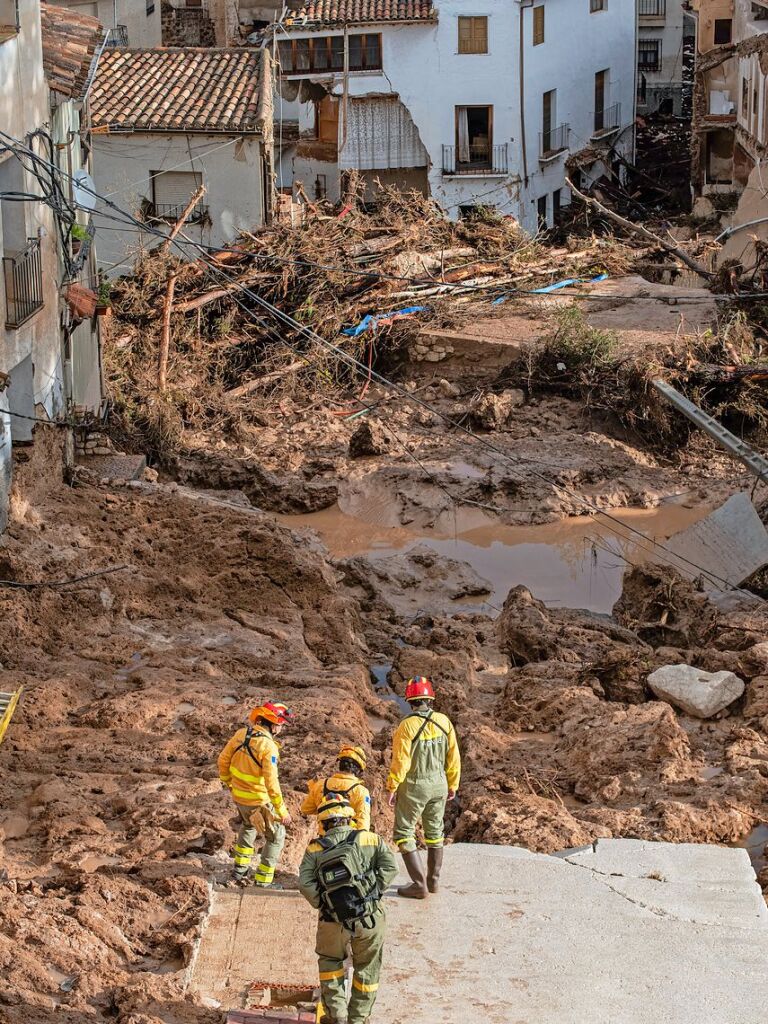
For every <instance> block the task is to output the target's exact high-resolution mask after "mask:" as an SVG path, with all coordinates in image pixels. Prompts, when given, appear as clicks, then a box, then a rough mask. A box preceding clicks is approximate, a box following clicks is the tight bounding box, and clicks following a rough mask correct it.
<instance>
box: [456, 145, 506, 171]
mask: <svg viewBox="0 0 768 1024" xmlns="http://www.w3.org/2000/svg"><path fill="white" fill-rule="evenodd" d="M468 156H469V160H459V159H458V148H457V147H456V146H443V174H446V175H454V174H467V175H487V174H497V175H504V174H507V173H508V172H509V146H508V145H507V143H506V142H505V143H503V144H502V145H501V146H491V145H489V144H488V143H485V142H481V143H470V145H469V147H468Z"/></svg>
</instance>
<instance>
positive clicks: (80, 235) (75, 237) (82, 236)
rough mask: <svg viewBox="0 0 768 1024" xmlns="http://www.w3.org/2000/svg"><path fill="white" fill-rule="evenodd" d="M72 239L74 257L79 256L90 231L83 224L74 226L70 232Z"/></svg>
mask: <svg viewBox="0 0 768 1024" xmlns="http://www.w3.org/2000/svg"><path fill="white" fill-rule="evenodd" d="M69 234H70V237H71V239H72V255H73V256H77V254H78V253H79V252H80V249H81V248H82V245H83V242H84V241H85V240H86V238H87V237H88V231H87V230H86V229H85V228H84V227H83V225H82V224H73V225H72V227H71V228H70V230H69Z"/></svg>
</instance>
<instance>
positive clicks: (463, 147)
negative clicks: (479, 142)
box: [456, 107, 469, 164]
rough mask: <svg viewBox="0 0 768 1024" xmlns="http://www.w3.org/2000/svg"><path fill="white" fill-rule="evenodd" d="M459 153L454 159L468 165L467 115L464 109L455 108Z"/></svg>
mask: <svg viewBox="0 0 768 1024" xmlns="http://www.w3.org/2000/svg"><path fill="white" fill-rule="evenodd" d="M456 110H457V113H458V135H459V137H458V143H459V151H458V153H457V154H456V159H457V161H458V162H459V163H460V164H468V163H469V115H468V113H467V108H466V107H457V108H456Z"/></svg>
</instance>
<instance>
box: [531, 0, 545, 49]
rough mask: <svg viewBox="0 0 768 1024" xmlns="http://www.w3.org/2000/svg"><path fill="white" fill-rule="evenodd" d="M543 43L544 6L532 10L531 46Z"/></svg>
mask: <svg viewBox="0 0 768 1024" xmlns="http://www.w3.org/2000/svg"><path fill="white" fill-rule="evenodd" d="M543 42H544V4H539V6H538V7H534V8H533V45H534V46H538V45H539V43H543Z"/></svg>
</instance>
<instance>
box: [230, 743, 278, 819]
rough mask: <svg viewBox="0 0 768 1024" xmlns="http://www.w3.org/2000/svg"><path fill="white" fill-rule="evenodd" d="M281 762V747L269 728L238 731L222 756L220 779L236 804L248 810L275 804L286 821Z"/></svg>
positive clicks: (275, 809) (276, 812) (275, 808)
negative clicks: (247, 747) (248, 748)
mask: <svg viewBox="0 0 768 1024" xmlns="http://www.w3.org/2000/svg"><path fill="white" fill-rule="evenodd" d="M246 738H249V744H248V745H249V746H250V753H249V752H248V750H247V749H246V745H245V743H246ZM279 760H280V747H279V744H278V743H277V742H276V741H275V740H274V739H273V738H272V736H271V735H270V733H269V731H268V730H267V729H265V728H264V727H263V726H259V725H252V726H250V727H249V728H248V729H245V728H243V729H238V730H237V732H236V733H235V735H234V736H233V737H232V739H231V740H230V741H229V743H227V745H226V747H224V749H223V750H222V752H221V753H220V754H219V778H220V779H221V781H222V782H223V783H224V785H225V786H229V790H230V792H231V794H232V797H233V799H234V800H235V803H238V804H243V805H244V806H245V807H257V806H258V805H259V804H272V807H273V808H274V811H275V814H276V815H277V817H278V818H284V817H285V816H286V815H287V813H288V811H287V808H286V806H285V802H284V800H283V793H282V790H281V789H280V780H279V778H278V774H277V765H278V762H279Z"/></svg>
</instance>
